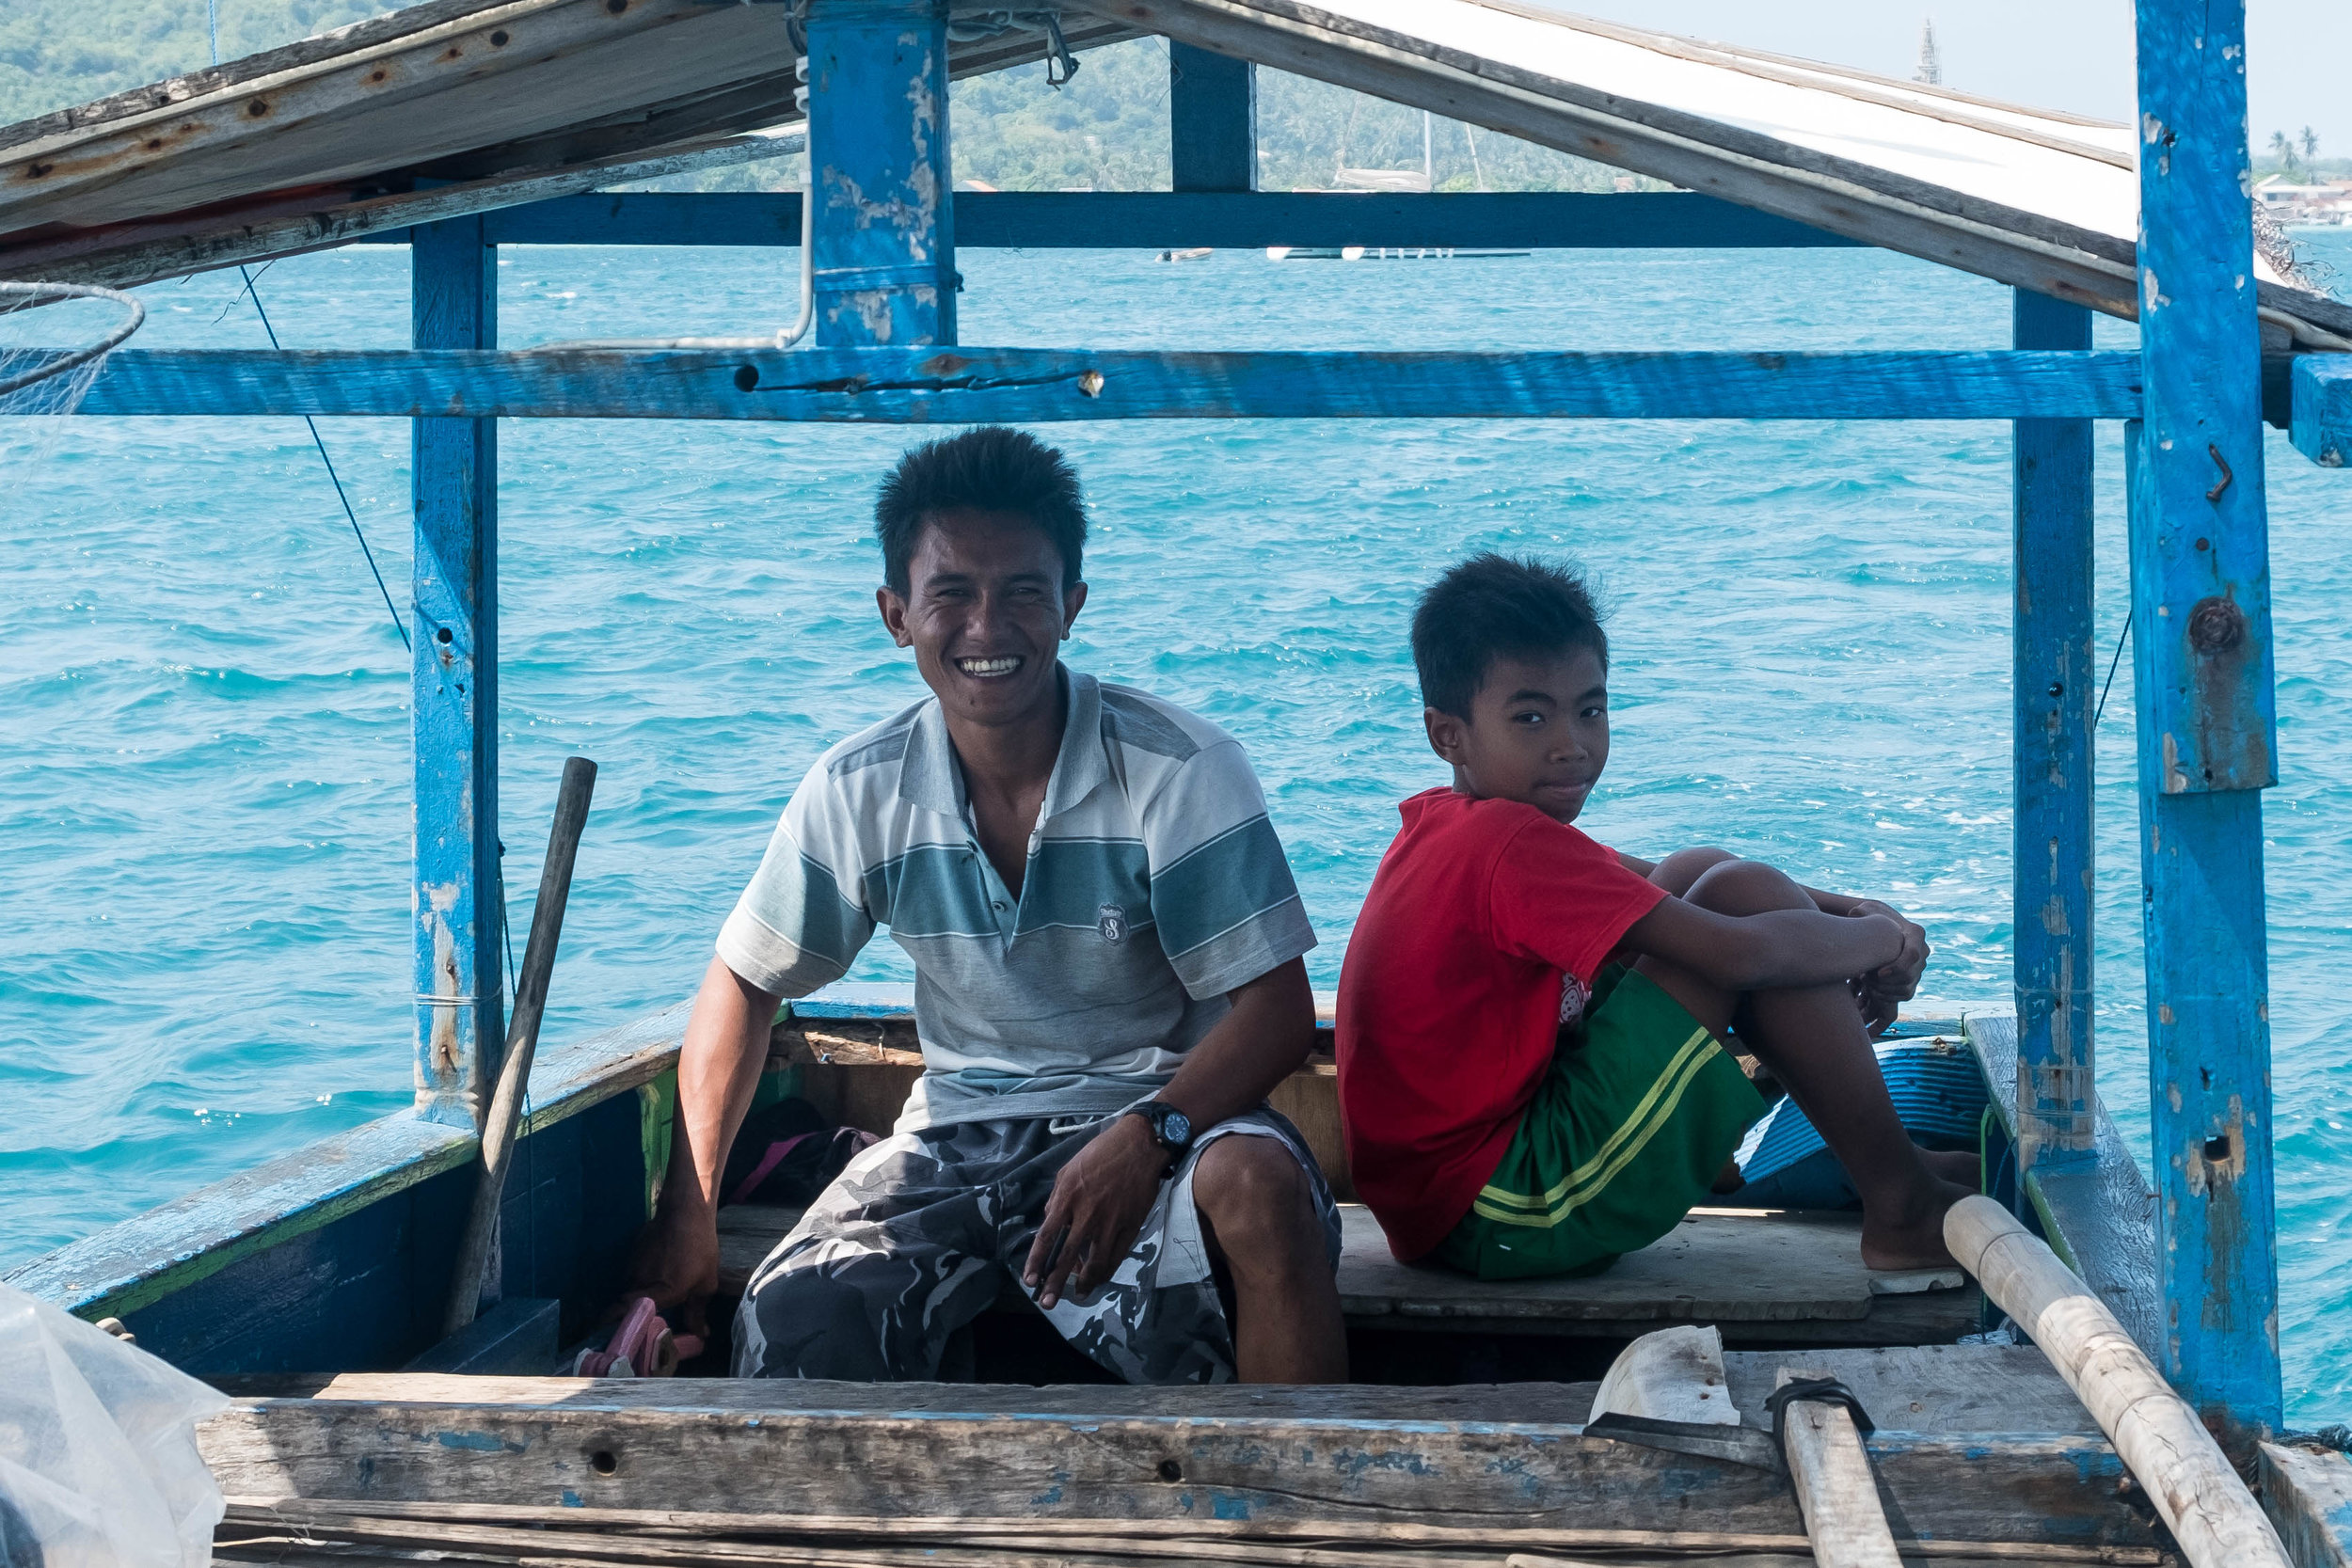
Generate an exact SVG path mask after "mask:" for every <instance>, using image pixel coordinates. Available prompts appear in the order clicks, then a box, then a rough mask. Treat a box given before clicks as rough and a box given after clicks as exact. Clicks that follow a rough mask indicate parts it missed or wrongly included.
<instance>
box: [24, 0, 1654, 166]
mask: <svg viewBox="0 0 2352 1568" xmlns="http://www.w3.org/2000/svg"><path fill="white" fill-rule="evenodd" d="M217 4H218V20H219V29H220V53H221V56H222V57H223V58H224V59H233V58H235V57H237V56H239V55H250V54H253V53H255V52H257V51H259V50H263V49H270V48H274V47H276V46H278V45H279V44H282V43H290V42H292V41H294V40H296V39H300V38H307V37H310V35H312V34H315V33H322V32H325V31H326V30H328V29H330V28H334V27H341V26H344V25H346V24H350V23H353V22H358V21H359V20H361V19H363V18H365V17H369V16H375V15H380V14H382V13H383V12H386V11H389V10H393V9H396V7H393V6H391V5H388V4H383V3H381V0H217ZM210 59H211V50H210V42H209V40H208V38H207V21H206V10H205V0H0V124H6V123H8V122H11V121H14V120H19V119H28V118H30V117H31V116H33V115H37V114H42V113H45V112H47V111H48V110H51V109H56V108H63V107H65V106H67V105H69V104H73V103H87V102H88V101H89V100H90V99H93V98H99V97H103V96H104V95H105V94H107V93H111V92H119V91H121V90H123V89H124V88H127V87H138V86H140V85H142V84H144V83H147V82H152V81H158V80H161V79H162V78H164V77H167V76H173V75H178V74H180V73H182V72H184V71H195V70H199V69H201V68H202V67H203V66H204V65H206V64H207V63H208V62H209V61H210ZM952 105H953V106H952V109H951V120H950V123H951V125H952V126H953V134H954V150H953V156H954V160H955V173H956V177H957V178H958V179H959V180H977V181H981V182H986V183H987V184H990V185H993V186H995V187H997V188H999V189H1002V190H1068V189H1074V188H1090V189H1094V190H1152V189H1160V190H1165V189H1167V187H1168V49H1167V45H1166V44H1165V43H1164V42H1163V41H1162V40H1158V39H1142V40H1136V42H1133V43H1125V44H1120V45H1117V46H1115V47H1112V48H1108V49H1097V50H1093V51H1090V52H1089V53H1087V54H1085V55H1081V56H1080V69H1079V71H1078V74H1077V76H1076V77H1075V78H1074V79H1073V80H1072V81H1071V82H1070V83H1069V84H1068V85H1067V86H1065V87H1059V88H1056V87H1048V86H1047V85H1046V82H1045V71H1044V68H1043V67H1042V66H1032V67H1026V68H1025V69H1022V70H1019V71H1005V72H1002V73H1000V74H998V75H995V76H990V77H983V78H979V79H977V80H973V81H967V82H961V83H959V84H957V86H956V87H955V89H954V96H953V100H952ZM1258 135H1259V147H1260V159H1259V183H1260V185H1261V186H1262V187H1263V188H1265V189H1268V190H1287V189H1291V188H1294V187H1308V188H1317V189H1320V188H1324V187H1327V186H1329V185H1331V184H1332V183H1333V182H1335V180H1336V179H1337V177H1338V171H1339V170H1340V168H1342V167H1343V166H1345V167H1349V168H1359V169H1362V168H1371V169H1410V170H1413V171H1416V172H1418V171H1419V170H1420V168H1421V164H1422V117H1421V116H1420V114H1418V113H1417V112H1415V111H1413V110H1410V109H1405V108H1401V107H1399V106H1397V105H1395V104H1393V103H1382V102H1380V101H1378V100H1376V99H1370V98H1365V97H1362V96H1361V95H1359V94H1357V93H1351V92H1348V91H1346V90H1344V89H1343V88H1339V87H1327V86H1325V85H1324V84H1322V83H1320V82H1310V81H1307V80H1305V79H1303V78H1300V77H1295V76H1286V75H1283V74H1281V73H1280V72H1279V71H1261V72H1260V73H1259V87H1258ZM1429 139H1430V153H1431V159H1430V162H1431V166H1432V173H1433V174H1434V176H1435V178H1436V182H1437V186H1438V189H1440V190H1475V189H1478V188H1479V187H1480V186H1481V185H1482V184H1483V185H1484V186H1485V187H1486V188H1487V189H1491V190H1608V189H1611V188H1612V185H1613V180H1614V179H1615V178H1616V176H1615V173H1614V171H1613V170H1610V169H1606V168H1603V167H1602V166H1599V165H1597V164H1592V163H1587V162H1585V161H1584V160H1582V159H1581V158H1571V157H1568V156H1566V155H1565V154H1562V153H1557V152H1552V151H1549V150H1545V149H1542V148H1537V147H1532V146H1530V145H1528V144H1527V143H1525V142H1518V141H1513V140H1511V139H1510V138H1509V137H1506V136H1500V135H1494V134H1492V133H1490V132H1469V131H1466V130H1465V128H1464V127H1462V126H1460V125H1458V124H1456V123H1454V122H1453V121H1451V120H1438V121H1435V122H1434V123H1433V125H1432V127H1431V135H1430V138H1429ZM798 162H799V160H797V159H794V160H790V161H789V162H784V161H779V162H778V163H774V164H768V165H761V166H749V167H741V168H734V169H724V170H715V171H712V172H710V173H707V174H704V175H700V176H695V177H691V178H689V179H686V180H683V181H672V182H665V183H666V184H669V185H672V186H676V185H691V186H692V187H694V188H698V189H709V190H726V189H737V190H742V189H756V188H761V187H764V186H776V185H783V184H787V183H796V182H798V180H799V178H800V172H799V169H798V168H797V164H798ZM1640 183H1641V185H1642V186H1643V187H1645V188H1656V187H1655V186H1654V182H1648V181H1644V182H1640Z"/></svg>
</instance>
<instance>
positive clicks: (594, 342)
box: [547, 171, 817, 352]
mask: <svg viewBox="0 0 2352 1568" xmlns="http://www.w3.org/2000/svg"><path fill="white" fill-rule="evenodd" d="M812 172H814V171H812ZM816 232H817V191H816V187H815V185H814V184H813V183H812V184H809V185H804V186H803V187H802V188H801V313H800V315H799V316H798V317H797V318H795V319H794V321H793V323H792V325H790V326H780V327H778V328H776V332H775V335H774V336H773V337H771V338H596V339H591V340H588V341H581V342H570V343H549V344H548V345H547V346H548V348H550V349H574V348H596V349H605V348H618V349H641V348H717V349H737V348H763V349H774V350H777V351H779V352H781V351H783V350H785V349H787V348H790V347H791V346H792V345H793V344H794V343H797V342H799V341H801V340H802V339H803V338H805V337H807V336H808V329H809V328H810V327H812V326H814V325H817V253H816V250H815V248H814V247H813V246H812V245H810V244H809V242H810V240H811V239H812V238H813V237H814V236H815V234H816Z"/></svg>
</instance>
